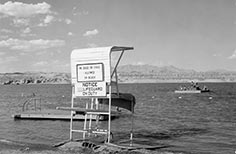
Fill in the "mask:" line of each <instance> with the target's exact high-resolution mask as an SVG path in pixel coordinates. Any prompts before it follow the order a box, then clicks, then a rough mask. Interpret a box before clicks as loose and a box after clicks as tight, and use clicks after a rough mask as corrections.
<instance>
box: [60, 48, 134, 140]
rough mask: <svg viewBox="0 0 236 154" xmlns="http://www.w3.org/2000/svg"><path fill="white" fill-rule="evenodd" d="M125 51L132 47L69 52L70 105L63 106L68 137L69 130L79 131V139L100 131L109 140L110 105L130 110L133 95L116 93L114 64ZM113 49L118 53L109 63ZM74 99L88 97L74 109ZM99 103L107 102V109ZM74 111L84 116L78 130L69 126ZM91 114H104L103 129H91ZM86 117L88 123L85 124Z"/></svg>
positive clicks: (132, 108) (116, 82)
mask: <svg viewBox="0 0 236 154" xmlns="http://www.w3.org/2000/svg"><path fill="white" fill-rule="evenodd" d="M127 50H133V47H120V46H110V47H102V48H87V49H76V50H73V51H72V53H71V79H72V99H71V108H67V109H68V110H71V122H70V140H72V139H73V133H76V132H78V133H83V139H86V134H88V135H89V134H104V135H106V137H107V140H106V141H107V142H108V143H110V140H111V112H112V111H111V108H112V107H111V106H117V107H121V108H125V109H127V110H129V111H131V112H134V105H135V97H134V96H133V95H131V94H127V93H120V92H119V88H118V75H117V66H118V65H119V62H120V60H121V58H122V55H123V53H124V52H125V51H127ZM114 52H116V53H117V52H119V54H118V55H119V56H118V58H117V59H116V61H115V65H114V66H111V63H112V62H111V61H112V60H114V59H112V58H111V57H112V56H111V55H112V53H114ZM113 79H114V81H113ZM112 86H115V89H116V92H112ZM76 98H88V99H90V102H89V101H88V102H86V105H85V108H84V109H83V108H77V107H74V101H75V99H76ZM81 103H83V102H81ZM99 104H107V105H108V110H101V109H99ZM62 109H63V108H62ZM64 109H65V108H64ZM75 114H84V115H85V119H84V127H83V129H82V130H77V129H74V128H73V116H74V115H75ZM93 115H95V116H99V115H107V116H108V126H107V128H106V129H99V128H97V127H95V128H92V118H91V116H93ZM97 119H98V118H97ZM88 120H89V125H88V126H87V121H88ZM96 122H97V120H96ZM131 137H132V134H131Z"/></svg>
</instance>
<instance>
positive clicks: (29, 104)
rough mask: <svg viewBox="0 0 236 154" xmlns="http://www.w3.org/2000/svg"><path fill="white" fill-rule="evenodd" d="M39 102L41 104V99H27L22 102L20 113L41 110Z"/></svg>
mask: <svg viewBox="0 0 236 154" xmlns="http://www.w3.org/2000/svg"><path fill="white" fill-rule="evenodd" d="M41 102H42V99H41V98H40V97H32V98H29V99H27V100H26V101H25V102H24V104H23V106H22V111H27V110H35V111H36V110H41Z"/></svg>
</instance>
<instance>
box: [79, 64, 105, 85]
mask: <svg viewBox="0 0 236 154" xmlns="http://www.w3.org/2000/svg"><path fill="white" fill-rule="evenodd" d="M77 81H78V82H86V81H103V64H102V63H95V64H79V65H77Z"/></svg>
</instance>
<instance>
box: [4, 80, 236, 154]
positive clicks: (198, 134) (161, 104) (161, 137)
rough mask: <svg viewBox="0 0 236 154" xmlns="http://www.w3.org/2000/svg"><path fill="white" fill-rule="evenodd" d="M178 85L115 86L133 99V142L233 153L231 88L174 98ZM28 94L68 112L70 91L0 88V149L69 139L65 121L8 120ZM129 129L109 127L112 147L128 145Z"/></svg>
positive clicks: (235, 98) (125, 124) (235, 110)
mask: <svg viewBox="0 0 236 154" xmlns="http://www.w3.org/2000/svg"><path fill="white" fill-rule="evenodd" d="M180 85H182V84H180V83H146V84H144V83H142V84H121V85H120V91H121V92H128V93H132V94H133V95H134V96H135V97H136V106H135V114H134V138H135V139H136V140H137V141H138V142H139V143H142V144H147V145H165V146H166V147H165V148H163V149H162V150H163V151H172V152H173V153H178V152H182V153H191V154H195V153H196V154H233V153H235V150H236V83H205V85H207V87H208V88H209V89H211V90H212V91H213V92H210V93H201V94H175V93H174V90H175V89H176V88H178V87H179V86H180ZM186 85H187V84H186ZM200 85H201V84H200ZM32 93H35V94H36V95H37V96H40V97H41V98H43V100H45V101H44V102H43V107H44V108H47V109H51V108H56V107H57V106H70V100H71V86H70V85H60V84H56V85H17V86H13V85H10V86H0V144H1V142H7V143H8V142H9V143H10V142H11V143H22V144H40V145H53V144H56V143H58V142H61V141H65V140H68V139H69V121H47V120H44V121H33V120H14V119H13V118H12V117H11V115H12V114H15V113H17V112H20V111H21V110H22V105H23V104H22V103H23V102H24V99H23V98H25V97H27V96H30V95H32ZM130 124H131V123H130V116H129V115H127V116H121V117H120V118H118V119H115V120H113V121H112V132H113V135H114V139H115V140H116V141H118V140H126V139H127V140H128V138H129V137H128V134H129V131H130V130H131V125H130ZM77 125H78V126H80V125H82V122H77ZM101 125H106V122H102V123H101ZM0 147H1V146H0Z"/></svg>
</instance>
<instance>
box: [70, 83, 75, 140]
mask: <svg viewBox="0 0 236 154" xmlns="http://www.w3.org/2000/svg"><path fill="white" fill-rule="evenodd" d="M74 94H75V86H74V85H73V86H72V96H71V108H73V107H74ZM73 114H74V111H71V112H70V115H71V118H70V140H71V141H72V140H73V132H72V130H73V116H74V115H73Z"/></svg>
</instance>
